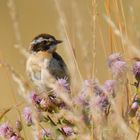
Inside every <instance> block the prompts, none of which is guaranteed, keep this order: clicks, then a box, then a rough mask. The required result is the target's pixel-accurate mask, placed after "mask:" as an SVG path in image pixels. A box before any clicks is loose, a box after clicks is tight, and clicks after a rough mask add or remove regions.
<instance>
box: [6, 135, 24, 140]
mask: <svg viewBox="0 0 140 140" xmlns="http://www.w3.org/2000/svg"><path fill="white" fill-rule="evenodd" d="M9 140H23V139H22V138H21V137H19V136H16V135H15V136H12V137H11V138H10V139H9Z"/></svg>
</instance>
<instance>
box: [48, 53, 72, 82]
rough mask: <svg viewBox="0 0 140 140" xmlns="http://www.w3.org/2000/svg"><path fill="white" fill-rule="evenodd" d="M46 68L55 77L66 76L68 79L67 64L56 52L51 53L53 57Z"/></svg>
mask: <svg viewBox="0 0 140 140" xmlns="http://www.w3.org/2000/svg"><path fill="white" fill-rule="evenodd" d="M48 70H49V72H50V73H51V74H52V75H53V76H54V77H55V78H56V79H58V78H67V79H68V80H70V77H69V73H68V69H67V66H66V64H65V62H64V61H63V59H62V57H61V56H60V55H58V54H57V53H56V52H55V53H53V58H52V59H51V61H50V63H49V65H48Z"/></svg>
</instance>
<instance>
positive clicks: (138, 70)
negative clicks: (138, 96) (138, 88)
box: [133, 61, 140, 82]
mask: <svg viewBox="0 0 140 140" xmlns="http://www.w3.org/2000/svg"><path fill="white" fill-rule="evenodd" d="M133 73H134V75H135V78H136V80H137V81H139V82H140V61H137V62H135V64H134V65H133Z"/></svg>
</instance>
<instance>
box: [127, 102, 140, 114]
mask: <svg viewBox="0 0 140 140" xmlns="http://www.w3.org/2000/svg"><path fill="white" fill-rule="evenodd" d="M138 108H139V104H138V103H137V102H133V103H132V105H131V108H130V110H129V112H128V113H129V115H130V116H131V117H135V115H136V112H137V110H138Z"/></svg>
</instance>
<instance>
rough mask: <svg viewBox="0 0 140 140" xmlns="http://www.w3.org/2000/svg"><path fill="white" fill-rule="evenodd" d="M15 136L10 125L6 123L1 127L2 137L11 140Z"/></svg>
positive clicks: (0, 133)
mask: <svg viewBox="0 0 140 140" xmlns="http://www.w3.org/2000/svg"><path fill="white" fill-rule="evenodd" d="M13 134H14V132H13V129H12V128H11V127H10V126H9V124H8V123H4V124H2V125H1V126H0V136H1V137H4V138H7V139H9V138H10V137H11V136H12V135H13Z"/></svg>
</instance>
